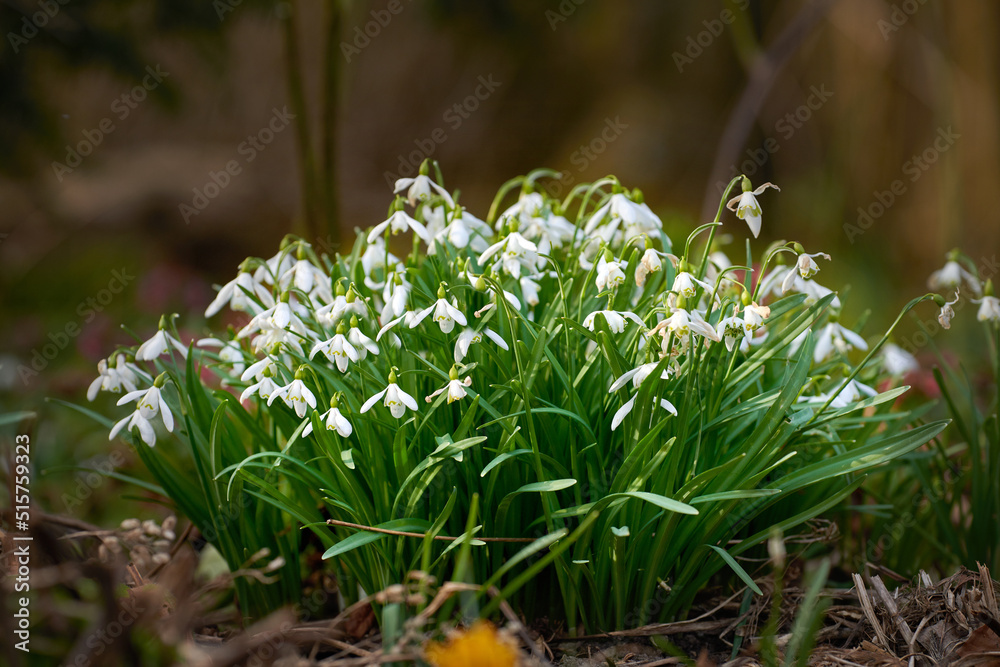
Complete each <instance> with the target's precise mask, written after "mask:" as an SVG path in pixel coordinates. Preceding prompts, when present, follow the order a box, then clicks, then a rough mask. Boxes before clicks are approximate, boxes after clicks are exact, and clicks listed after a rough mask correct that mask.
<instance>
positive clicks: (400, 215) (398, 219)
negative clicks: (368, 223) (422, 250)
mask: <svg viewBox="0 0 1000 667" xmlns="http://www.w3.org/2000/svg"><path fill="white" fill-rule="evenodd" d="M411 229H412V230H413V233H414V234H416V235H417V236H418V237H420V238H421V239H422V240H423V242H424V243H426V244H427V245H430V244H431V242H432V240H433V239H431V235H430V234H429V233H428V232H427V228H426V227H424V226H423V225H422V224H421V223H420V222H418V221H417V220H416V219H414V218H412V217H410V216H409V215H407V213H406V211H402V210H400V211H396V212H395V213H393V214H392V215H390V216H389V218H388V219H387V220H385V221H383V222H380V223H378V224H377V225H375V226H374V227H372V229H371V231H370V232H368V243H374V242H375V239H377V238H379V237H381V236H382V234H383V233H384V232H389V233H391V234H401V233H403V232H407V231H410V230H411Z"/></svg>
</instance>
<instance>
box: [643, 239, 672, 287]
mask: <svg viewBox="0 0 1000 667" xmlns="http://www.w3.org/2000/svg"><path fill="white" fill-rule="evenodd" d="M669 256H670V255H667V254H666V253H662V252H660V251H659V250H656V249H655V248H646V252H644V253H642V259H640V260H639V263H638V264H637V265H636V267H635V284H636V285H638V286H639V287H642V286H644V285H645V284H646V277H647V276H649V274H651V273H656V272H657V271H660V270H661V269H662V268H663V262H662V261H660V258H661V257H669Z"/></svg>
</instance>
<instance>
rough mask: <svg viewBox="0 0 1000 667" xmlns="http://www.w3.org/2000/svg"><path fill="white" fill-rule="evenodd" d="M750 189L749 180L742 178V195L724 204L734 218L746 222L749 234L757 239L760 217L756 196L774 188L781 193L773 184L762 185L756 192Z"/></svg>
mask: <svg viewBox="0 0 1000 667" xmlns="http://www.w3.org/2000/svg"><path fill="white" fill-rule="evenodd" d="M752 187H753V186H752V185H751V184H750V179H749V178H747V177H746V176H744V177H743V182H742V188H743V194H741V195H739V196H738V197H733V198H732V199H730V200H729V202H728V203H727V204H726V207H727V208H728V209H729V210H730V211H735V212H736V217H737V218H739V219H740V220H743V221H744V222H746V223H747V226H748V227H749V228H750V232H751V233H752V234H753V237H754V238H757V237H758V236H760V217H761V209H760V204H758V203H757V195H759V194H760V193H762V192H764V190H766V189H768V188H774V189H775V190H778V191H779V192H780V191H781V188H779V187H778V186H777V185H774V184H773V183H764V184H763V185H761V186H760V187H758V188H757V189H756V190H751V188H752Z"/></svg>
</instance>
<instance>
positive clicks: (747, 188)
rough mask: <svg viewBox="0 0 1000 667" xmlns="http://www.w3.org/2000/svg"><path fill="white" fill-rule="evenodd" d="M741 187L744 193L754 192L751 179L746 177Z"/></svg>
mask: <svg viewBox="0 0 1000 667" xmlns="http://www.w3.org/2000/svg"><path fill="white" fill-rule="evenodd" d="M740 187H742V188H743V192H750V191H752V190H753V184H752V183H751V182H750V179H749V178H747V177H746V176H744V177H743V181H742V182H741V184H740Z"/></svg>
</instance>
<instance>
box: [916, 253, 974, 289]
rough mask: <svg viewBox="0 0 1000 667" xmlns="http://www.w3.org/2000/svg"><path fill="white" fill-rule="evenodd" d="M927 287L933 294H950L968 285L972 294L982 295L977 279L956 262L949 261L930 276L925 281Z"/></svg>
mask: <svg viewBox="0 0 1000 667" xmlns="http://www.w3.org/2000/svg"><path fill="white" fill-rule="evenodd" d="M927 285H928V286H929V287H930V288H931V289H932V290H934V291H935V292H945V291H947V292H951V291H952V290H957V289H959V288H961V287H962V285H968V286H969V289H971V290H972V292H973V294H975V295H976V296H979V295H981V294H982V293H983V285H982V283H981V282H979V278H978V277H977V276H976V275H975V274H973V273H970V272H969V271H967V270H965V268H964V267H963V266H962V265H961V264H959V263H958V262H957V261H956V260H954V259H950V260H948V262H947V263H945V265H944V267H942V268H941V269H939V270H937V271H935V272H934V273H932V274H931V277H930V278H928V280H927Z"/></svg>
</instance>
